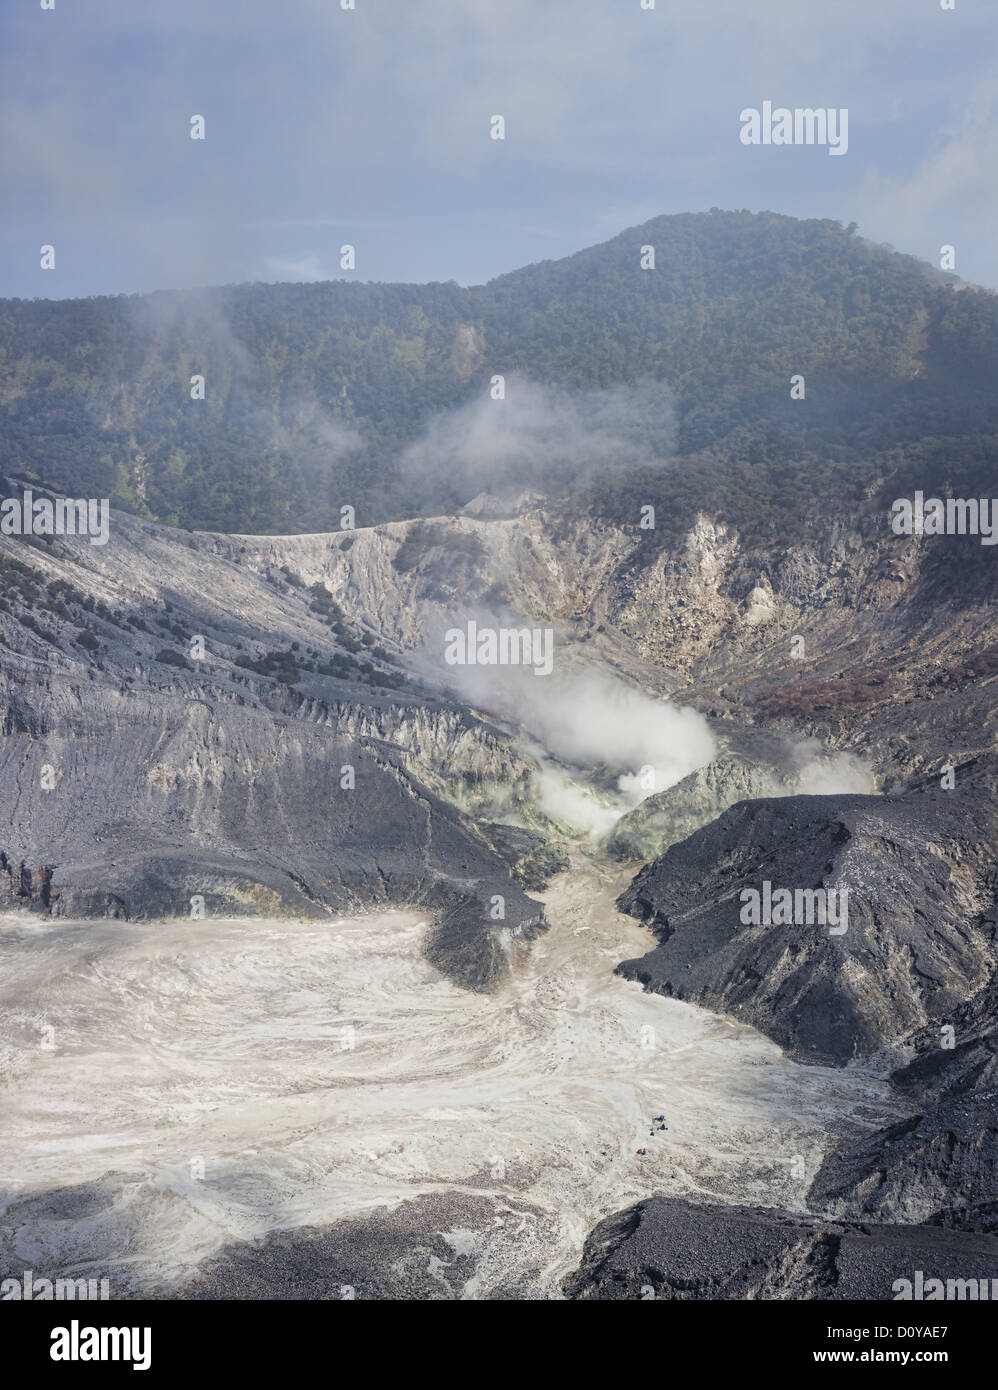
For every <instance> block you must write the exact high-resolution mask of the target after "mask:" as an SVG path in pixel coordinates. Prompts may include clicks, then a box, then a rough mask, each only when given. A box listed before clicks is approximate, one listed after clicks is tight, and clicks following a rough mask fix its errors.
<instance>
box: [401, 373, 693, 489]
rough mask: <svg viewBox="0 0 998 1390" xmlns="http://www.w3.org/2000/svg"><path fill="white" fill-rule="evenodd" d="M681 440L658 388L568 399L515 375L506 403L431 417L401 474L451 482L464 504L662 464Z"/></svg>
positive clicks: (479, 401)
mask: <svg viewBox="0 0 998 1390" xmlns="http://www.w3.org/2000/svg"><path fill="white" fill-rule="evenodd" d="M675 435H676V429H675V412H674V409H673V405H672V400H671V397H670V395H669V391H668V388H667V387H665V386H663V385H662V383H661V382H653V381H640V382H637V383H634V384H628V385H621V386H615V387H611V388H610V389H608V390H603V391H599V390H587V391H569V390H566V389H564V388H561V387H557V386H548V385H539V384H538V383H536V382H531V381H528V380H527V379H526V378H524V377H522V376H519V375H518V374H515V373H514V374H511V375H509V376H508V377H507V378H506V380H505V396H504V398H503V399H501V400H494V399H493V398H492V395H491V391H490V390H489V389H488V388H484V389H482V390H481V391H480V392H479V393H478V394H477V395H476V396H475V397H474V399H473V400H471V401H468V402H467V403H466V404H465V405H463V406H460V407H458V408H457V409H455V410H448V411H445V412H443V413H441V414H439V415H436V416H434V417H433V418H432V419H431V420H430V421H429V423H428V425H427V426H426V429H425V430H424V432H423V435H422V436H421V437H420V438H419V439H418V440H416V441H415V442H414V443H412V444H410V445H409V446H408V448H407V449H406V450H405V451H404V453H403V455H402V460H401V466H402V471H403V475H404V476H405V477H407V478H408V479H409V481H410V482H415V483H416V484H417V485H418V484H419V483H420V482H422V483H425V484H428V485H429V484H432V485H434V486H436V485H438V484H439V480H440V479H441V478H446V479H447V480H449V482H450V483H452V484H453V486H454V487H455V488H456V489H457V490H458V491H459V492H460V493H463V494H464V499H465V500H467V499H468V498H470V497H472V496H474V495H475V494H476V493H479V492H481V491H483V490H484V491H489V492H499V491H502V490H503V489H508V488H523V487H539V488H542V489H543V488H545V487H551V486H559V485H565V484H567V483H570V482H572V483H577V482H579V481H581V480H583V479H587V478H592V477H594V476H596V474H597V473H602V472H604V471H605V470H606V469H608V468H613V469H620V468H626V467H629V466H633V465H635V464H639V463H644V462H647V460H648V459H649V458H656V459H662V458H664V457H667V456H668V455H669V454H671V453H672V452H673V450H674V447H675Z"/></svg>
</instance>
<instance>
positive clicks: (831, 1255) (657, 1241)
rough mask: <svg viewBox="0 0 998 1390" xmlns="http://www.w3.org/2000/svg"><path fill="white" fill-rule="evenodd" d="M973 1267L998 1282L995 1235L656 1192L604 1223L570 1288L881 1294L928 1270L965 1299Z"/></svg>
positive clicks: (635, 1295) (620, 1295)
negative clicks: (703, 1201)
mask: <svg viewBox="0 0 998 1390" xmlns="http://www.w3.org/2000/svg"><path fill="white" fill-rule="evenodd" d="M971 1270H972V1272H973V1277H974V1279H975V1280H980V1279H987V1280H988V1281H990V1280H993V1279H994V1280H998V1238H995V1237H993V1236H988V1235H978V1236H974V1237H967V1236H966V1235H957V1234H954V1233H952V1232H950V1231H947V1230H945V1229H942V1228H939V1227H934V1226H925V1225H922V1226H917V1225H915V1226H889V1225H868V1224H863V1225H858V1224H856V1223H853V1222H828V1221H820V1220H817V1219H815V1218H812V1217H807V1216H799V1215H791V1214H789V1213H787V1212H780V1211H767V1210H765V1209H763V1208H759V1207H738V1206H732V1207H720V1206H695V1205H694V1204H693V1203H691V1202H686V1201H682V1200H679V1199H676V1198H670V1197H651V1198H649V1199H648V1201H645V1202H639V1203H638V1204H637V1206H634V1207H630V1208H629V1209H628V1210H626V1211H623V1212H618V1213H616V1214H615V1215H614V1216H610V1217H607V1219H606V1220H605V1221H601V1222H600V1224H599V1225H598V1226H597V1227H596V1228H595V1230H594V1231H593V1232H592V1233H591V1234H590V1236H589V1238H588V1239H587V1241H586V1244H585V1249H584V1251H583V1255H582V1262H581V1264H580V1265H579V1268H578V1269H577V1270H576V1272H575V1273H574V1274H573V1275H572V1276H571V1277H570V1278H569V1279H568V1280H567V1281H566V1283H565V1292H566V1295H567V1296H568V1297H569V1298H572V1299H588V1300H622V1299H648V1298H655V1299H680V1300H682V1299H705V1298H706V1299H742V1298H757V1299H758V1298H765V1299H769V1298H773V1299H794V1298H809V1299H811V1298H818V1299H830V1300H841V1299H875V1300H881V1299H894V1298H896V1297H897V1296H898V1293H899V1292H901V1290H900V1289H895V1287H894V1286H895V1284H896V1283H897V1281H899V1280H908V1281H909V1282H910V1283H912V1284H913V1283H914V1281H915V1277H916V1271H922V1274H923V1277H924V1278H925V1279H928V1278H936V1279H941V1280H943V1281H944V1284H945V1281H947V1280H959V1281H961V1285H960V1286H961V1287H962V1288H963V1296H964V1297H967V1296H969V1294H968V1292H967V1289H966V1286H965V1285H964V1284H963V1281H965V1280H966V1279H967V1278H968V1275H969V1274H970V1273H971ZM995 1287H996V1288H998V1284H996V1285H995ZM952 1296H954V1297H956V1296H958V1294H957V1292H956V1289H955V1288H954V1292H953V1295H952ZM985 1296H986V1297H990V1282H989V1286H988V1289H987V1292H986V1294H985Z"/></svg>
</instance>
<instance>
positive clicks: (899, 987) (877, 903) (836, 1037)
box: [618, 789, 995, 1065]
mask: <svg viewBox="0 0 998 1390" xmlns="http://www.w3.org/2000/svg"><path fill="white" fill-rule="evenodd" d="M990 836H991V811H990V808H989V807H988V806H987V804H985V803H982V801H980V800H978V799H976V798H967V797H963V798H954V797H952V796H951V795H950V794H949V793H947V792H944V791H942V790H939V789H936V790H934V791H923V792H920V793H918V794H911V795H909V796H906V797H862V796H841V797H785V798H781V799H763V800H758V801H751V802H744V803H742V804H740V805H737V806H734V807H732V808H730V809H729V810H728V811H726V812H725V813H724V814H723V815H722V816H720V817H719V818H718V819H717V820H716V821H714V822H713V824H711V825H709V826H706V827H705V828H704V829H702V830H699V831H697V832H696V833H695V834H694V835H692V836H690V838H689V839H687V840H685V841H683V842H682V843H681V844H678V845H674V846H673V847H672V848H671V849H669V850H668V851H667V852H666V853H665V854H664V855H663V856H662V857H661V858H660V859H658V860H656V861H655V862H654V863H653V864H650V865H648V866H647V867H646V868H645V869H643V870H642V871H641V872H640V873H639V874H638V875H637V877H636V878H635V879H634V881H633V883H632V885H631V887H630V888H629V889H628V890H627V891H626V892H625V893H624V894H623V896H622V897H621V900H620V902H621V906H622V907H623V908H624V909H625V910H626V911H628V912H632V913H633V914H634V915H635V916H637V917H639V918H640V919H641V920H642V921H644V922H646V923H647V924H648V925H649V926H650V927H651V928H652V930H653V931H654V932H655V935H656V936H657V937H658V940H659V945H658V946H657V947H656V948H655V950H653V951H652V952H650V953H649V954H648V955H647V956H644V957H642V958H641V959H639V960H632V961H625V962H623V963H622V964H621V965H620V966H619V967H618V968H619V969H620V971H621V973H623V974H624V975H626V976H627V977H628V978H630V979H635V980H639V981H640V982H641V983H642V984H644V985H645V986H646V988H649V989H653V990H656V991H658V992H659V993H662V994H668V995H673V996H675V997H676V998H680V999H688V1000H692V1001H694V1002H696V1003H700V1004H703V1005H705V1006H707V1007H708V1008H714V1009H719V1010H722V1011H724V1012H728V1013H732V1014H734V1015H735V1016H736V1017H738V1018H742V1019H744V1020H745V1021H747V1022H750V1023H751V1024H753V1026H755V1027H757V1028H759V1029H760V1030H761V1031H762V1032H764V1033H767V1034H768V1035H769V1036H770V1037H772V1038H774V1039H775V1041H777V1042H778V1043H779V1044H780V1046H781V1047H784V1048H786V1049H787V1050H788V1051H789V1052H790V1053H791V1055H792V1056H794V1057H796V1058H798V1059H799V1060H801V1061H811V1062H821V1063H826V1064H828V1063H830V1064H833V1065H843V1064H845V1063H847V1062H850V1061H854V1060H857V1059H860V1058H872V1057H874V1056H876V1054H878V1053H880V1052H882V1051H883V1050H884V1049H886V1048H890V1047H896V1046H897V1045H898V1044H900V1043H902V1042H903V1041H904V1040H905V1039H907V1038H909V1037H910V1036H911V1035H912V1034H914V1033H915V1031H916V1030H917V1029H919V1028H921V1027H923V1026H924V1025H925V1024H926V1023H928V1022H929V1021H938V1022H939V1023H942V1022H943V1021H944V1020H945V1019H946V1017H947V1015H948V1014H949V1012H950V1011H951V1010H952V1009H953V1008H954V1006H955V1005H956V1004H957V1003H958V1001H960V1000H961V999H964V998H967V997H968V996H970V995H973V994H975V993H977V992H978V991H979V990H981V989H982V988H983V987H984V986H985V984H986V983H987V981H988V980H989V979H990V977H991V975H992V973H993V971H994V964H995V939H994V938H995V933H994V925H993V922H992V921H991V920H990V918H989V917H988V915H987V914H988V913H989V910H990V908H991V906H992V904H993V901H994V897H993V887H992V886H991V883H990V867H991V866H990V850H989V843H990ZM767 882H768V883H769V884H770V885H771V886H772V888H773V889H776V888H788V889H790V890H793V891H796V890H799V889H800V890H813V889H822V890H827V889H830V888H834V889H835V890H836V891H837V892H838V893H839V895H840V897H841V893H842V892H843V891H848V923H847V927H846V929H845V930H844V931H838V932H835V933H833V932H832V931H830V930H829V929H828V927H824V926H821V925H819V924H817V923H815V924H812V925H808V924H803V923H801V924H791V925H765V924H762V925H746V924H745V923H744V922H743V921H742V914H743V903H742V891H743V890H750V889H754V890H755V891H756V892H758V893H759V894H760V896H761V895H762V894H763V893H764V891H765V888H764V886H765V883H767Z"/></svg>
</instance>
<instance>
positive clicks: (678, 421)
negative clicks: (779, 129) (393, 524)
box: [0, 210, 998, 534]
mask: <svg viewBox="0 0 998 1390" xmlns="http://www.w3.org/2000/svg"><path fill="white" fill-rule="evenodd" d="M646 246H653V247H654V250H655V268H654V269H653V270H647V269H642V268H641V253H642V248H643V247H646ZM996 369H998V297H996V296H995V295H993V294H991V293H990V292H986V291H983V290H978V289H975V288H972V287H966V286H962V285H961V284H960V282H958V281H956V280H955V278H954V277H952V276H944V275H942V274H941V273H939V272H935V271H934V270H933V269H932V268H931V267H929V266H927V265H924V264H922V263H921V262H918V261H916V260H914V259H912V258H911V257H907V256H902V255H899V254H897V253H895V252H893V251H892V250H890V249H889V248H885V247H880V246H876V245H873V244H872V243H869V242H866V241H864V240H863V239H862V237H860V236H859V235H858V234H857V232H856V229H855V227H853V226H850V227H843V226H842V225H840V224H839V223H837V222H832V221H798V220H796V219H794V218H790V217H784V216H778V215H776V214H752V213H747V212H741V213H728V212H721V211H718V210H713V211H711V212H709V213H703V214H684V215H680V216H667V217H659V218H656V219H654V220H652V221H651V222H648V223H646V224H644V225H643V226H641V227H636V228H632V229H630V230H628V231H626V232H623V233H621V234H620V235H619V236H617V237H615V238H614V239H612V240H611V241H608V242H606V243H604V244H602V245H600V246H596V247H592V248H589V249H587V250H585V251H581V252H579V253H578V254H577V255H574V256H569V257H567V258H565V259H563V260H559V261H547V262H542V263H540V264H537V265H531V266H528V267H526V268H524V269H522V270H518V271H516V272H514V273H512V274H509V275H504V276H501V277H500V278H498V279H496V280H493V281H491V282H490V283H488V284H486V285H482V286H475V287H472V288H462V287H461V286H459V285H457V284H456V283H453V282H449V283H446V284H440V283H435V284H424V285H385V284H375V283H352V282H349V281H346V280H336V281H328V282H321V283H313V284H279V285H269V284H249V285H238V286H231V287H225V288H219V289H213V290H200V291H184V292H175V293H173V292H162V293H157V294H152V295H143V296H117V297H109V298H91V299H82V300H62V301H59V300H4V301H0V473H2V474H3V475H4V476H6V477H7V478H20V479H24V480H26V481H30V482H36V483H40V484H44V485H47V486H49V487H51V488H53V489H56V490H58V491H60V492H64V493H67V494H70V495H78V496H108V497H110V498H111V499H112V502H113V503H114V504H115V505H117V506H120V507H123V508H125V509H127V510H130V511H132V512H135V513H137V514H139V515H141V516H144V517H146V518H149V519H154V520H158V521H161V522H165V523H168V524H170V525H176V526H181V527H187V528H191V529H198V530H222V531H242V532H258V533H268V532H296V531H319V530H332V529H337V528H338V527H339V525H340V508H341V507H342V506H344V505H349V506H352V507H354V508H355V511H356V524H357V525H358V526H364V525H370V524H373V523H376V522H380V521H386V520H394V519H398V518H401V517H407V516H414V515H427V516H428V515H433V514H435V513H442V512H448V511H453V510H454V509H455V508H457V507H459V506H461V505H463V503H465V502H466V501H468V500H469V495H466V494H467V488H464V489H463V490H462V483H461V479H460V477H459V476H455V475H454V474H453V473H452V472H451V471H449V470H447V469H444V468H442V469H440V470H438V471H437V472H436V473H434V472H433V471H432V470H430V471H429V472H423V473H422V474H420V475H419V477H418V479H417V478H415V477H414V476H412V475H411V474H410V473H409V472H407V471H405V470H403V469H401V468H400V466H399V461H400V456H401V455H402V452H403V451H404V450H405V448H406V446H407V445H409V444H410V443H412V441H414V440H416V439H418V438H419V437H420V436H421V434H422V432H423V431H424V430H425V428H426V426H427V423H428V422H429V421H430V420H431V419H432V418H433V417H435V416H438V415H440V413H441V412H445V411H448V410H452V409H456V408H459V407H461V406H464V405H465V404H467V403H468V402H470V401H472V400H474V399H475V398H476V397H482V398H485V397H487V396H488V392H489V383H490V380H491V378H492V377H493V376H494V375H496V374H502V375H514V374H515V375H516V376H517V377H520V378H525V379H527V380H529V381H530V382H536V383H539V384H542V385H551V386H555V387H558V388H562V389H567V390H570V391H573V392H578V393H583V394H584V393H587V392H592V391H594V390H607V389H610V388H614V387H620V386H628V385H631V384H633V383H637V382H641V383H648V382H652V383H656V384H660V385H661V389H662V392H663V396H666V395H667V397H668V399H669V400H670V401H671V402H672V404H673V405H674V411H675V431H674V436H673V438H672V439H671V440H670V441H669V443H668V446H667V447H666V446H665V445H663V442H662V439H661V437H660V435H659V434H658V433H657V432H656V431H655V429H653V428H652V427H651V426H649V429H648V434H647V439H646V440H645V441H642V436H641V430H642V420H641V419H640V418H636V419H635V420H634V421H633V422H632V430H631V433H632V436H633V434H634V432H635V431H636V432H637V437H638V439H639V441H642V442H641V448H640V452H641V457H640V458H639V459H638V460H637V461H635V459H634V458H630V459H629V460H628V463H627V466H626V467H622V468H620V469H613V470H603V471H602V472H598V473H597V474H596V475H595V476H594V475H593V474H592V472H591V471H587V470H585V469H584V468H582V467H581V466H580V469H579V472H578V476H576V475H575V472H574V470H573V466H572V463H571V461H569V462H566V460H565V459H564V458H561V459H559V461H558V462H557V464H552V465H551V466H550V467H548V466H546V463H545V460H544V459H543V458H541V459H539V460H535V461H534V462H533V463H532V464H531V466H530V468H529V469H525V468H522V467H521V468H520V472H519V473H518V472H517V468H516V467H512V468H511V469H510V470H508V471H505V472H504V471H503V470H502V469H500V470H499V472H500V475H501V476H502V478H504V479H505V481H506V482H508V483H509V484H511V485H522V486H531V487H533V488H537V489H540V490H543V491H546V492H548V493H551V494H555V495H557V494H559V493H570V494H571V495H572V497H573V499H574V500H575V502H576V503H577V504H582V505H588V506H590V507H592V508H593V510H594V511H595V512H596V513H598V514H602V515H606V516H613V517H615V518H629V517H630V518H632V519H633V518H635V516H636V511H637V508H638V507H639V506H640V505H641V504H644V503H649V502H651V503H653V504H654V505H655V506H656V508H657V511H658V515H659V518H660V532H659V533H660V534H661V526H663V525H664V526H666V527H668V526H677V527H678V526H680V525H683V524H686V523H687V522H688V520H689V518H690V516H691V515H692V513H693V512H694V511H696V510H698V509H705V510H707V511H708V512H711V513H714V514H717V515H718V516H720V517H722V518H723V519H726V520H730V521H732V522H734V523H735V524H738V525H740V526H742V527H744V528H747V529H750V530H751V529H759V528H768V527H773V526H784V527H785V526H793V527H800V526H806V525H807V524H808V519H809V517H811V516H812V515H814V514H816V512H817V510H818V509H819V508H821V507H826V506H828V505H829V504H832V505H836V506H842V505H845V504H846V503H847V502H849V501H851V500H860V499H862V498H863V497H868V496H869V495H870V492H871V488H872V489H874V490H876V489H878V488H880V487H886V488H888V489H890V488H893V487H894V486H895V484H903V482H904V480H905V479H907V478H909V477H910V478H912V479H914V483H913V486H923V487H924V486H926V485H929V486H932V487H935V488H937V489H938V490H941V491H942V490H945V489H947V488H960V487H966V488H971V489H973V488H981V487H988V488H989V489H991V490H993V483H994V478H995V475H996V470H995V462H996V457H998V448H996V444H998V398H996V393H995V390H994V383H995V380H996ZM195 375H202V376H203V377H204V379H205V395H204V399H203V400H196V399H192V397H191V378H192V376H195ZM794 375H801V376H803V377H804V378H805V382H806V390H805V398H804V399H803V400H791V395H790V378H791V376H794ZM473 447H474V444H473V442H469V448H473ZM988 480H990V482H989V481H988ZM891 495H897V493H896V492H892V494H891Z"/></svg>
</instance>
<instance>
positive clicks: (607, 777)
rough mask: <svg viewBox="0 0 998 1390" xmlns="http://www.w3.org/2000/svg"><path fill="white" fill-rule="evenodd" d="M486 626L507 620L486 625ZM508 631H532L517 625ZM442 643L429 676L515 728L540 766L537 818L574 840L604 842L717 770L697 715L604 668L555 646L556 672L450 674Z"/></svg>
mask: <svg viewBox="0 0 998 1390" xmlns="http://www.w3.org/2000/svg"><path fill="white" fill-rule="evenodd" d="M480 622H481V623H482V625H486V624H487V623H489V622H495V623H496V624H497V625H501V624H500V623H499V620H497V619H494V618H492V617H491V616H489V617H485V616H483V617H482V618H481V619H480ZM506 623H507V625H516V626H518V627H521V626H524V625H527V626H529V624H525V620H523V619H513V618H509V617H507V619H506ZM440 650H442V647H441V645H440V644H439V642H437V643H433V642H429V643H427V644H426V645H425V646H424V648H423V653H422V658H423V659H422V663H421V664H422V669H423V671H424V672H426V671H427V668H428V666H431V665H432V667H434V668H435V669H434V670H433V674H434V676H435V677H436V678H437V679H440V678H443V679H445V680H446V683H447V684H448V685H450V686H451V687H453V688H455V689H456V690H457V692H458V693H459V694H460V696H461V698H462V699H464V700H466V701H467V702H468V703H470V704H472V705H475V706H477V707H478V708H479V709H482V710H483V711H485V712H487V713H490V714H492V715H493V716H495V717H497V718H499V719H501V720H502V721H504V722H505V723H508V724H510V725H512V726H514V727H515V728H516V729H517V730H518V731H519V733H520V735H521V739H522V742H523V749H524V752H525V753H526V754H528V755H529V756H530V757H531V758H532V760H533V761H534V762H535V763H536V765H537V769H538V770H537V772H536V773H535V774H534V777H533V781H532V785H531V796H532V799H533V802H534V804H535V806H536V808H537V809H538V810H539V811H540V812H541V813H542V814H543V815H544V816H546V817H547V818H548V819H550V820H552V821H555V822H556V823H557V824H559V825H561V826H563V827H565V828H566V829H568V830H572V831H577V832H580V833H583V834H586V835H588V836H590V837H591V838H592V839H593V840H596V841H599V840H602V839H604V838H605V837H606V836H607V835H608V834H609V833H610V831H611V830H612V829H613V827H614V825H615V824H616V823H617V821H618V820H619V819H620V817H621V816H623V815H625V814H626V813H627V812H628V811H630V810H632V809H633V807H635V806H637V805H638V803H639V802H641V801H643V800H644V799H645V798H646V797H648V796H652V795H654V794H655V793H656V792H661V791H665V790H666V789H667V788H668V787H671V786H673V785H674V784H675V783H676V782H679V781H681V779H682V778H683V777H686V776H687V775H688V774H689V773H690V772H693V771H695V770H696V769H697V768H699V767H703V766H704V765H705V764H706V763H708V762H710V760H711V759H712V758H713V756H714V753H715V751H716V746H717V745H716V740H715V738H714V735H713V734H712V733H711V731H710V728H709V726H708V724H707V721H706V720H705V719H704V717H703V716H702V715H701V714H699V713H698V712H697V711H696V710H694V709H689V708H686V707H678V708H677V707H676V706H674V705H670V704H668V703H667V702H666V701H664V700H659V699H656V698H655V697H654V696H651V695H646V694H644V693H643V692H642V691H641V690H638V689H636V688H635V687H633V686H631V685H628V684H626V683H625V682H624V681H623V680H621V679H620V678H619V677H617V676H615V675H613V674H612V673H611V672H609V671H606V670H604V669H602V668H598V667H577V666H572V665H566V661H565V653H566V648H565V646H564V645H561V644H559V643H558V642H557V640H556V641H555V648H554V650H555V668H554V671H553V672H552V673H551V674H550V675H547V676H539V675H536V674H535V673H534V670H533V668H532V667H530V666H494V665H490V666H471V665H455V666H447V667H443V666H442V664H441V663H440V661H439V657H438V653H439V651H440Z"/></svg>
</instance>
